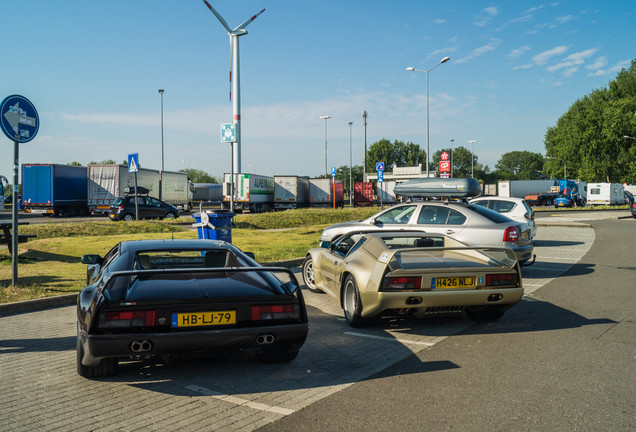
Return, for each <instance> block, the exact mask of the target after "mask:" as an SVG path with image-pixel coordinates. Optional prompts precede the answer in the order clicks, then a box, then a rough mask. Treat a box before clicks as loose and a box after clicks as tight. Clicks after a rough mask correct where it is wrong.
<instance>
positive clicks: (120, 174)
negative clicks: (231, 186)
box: [22, 164, 192, 216]
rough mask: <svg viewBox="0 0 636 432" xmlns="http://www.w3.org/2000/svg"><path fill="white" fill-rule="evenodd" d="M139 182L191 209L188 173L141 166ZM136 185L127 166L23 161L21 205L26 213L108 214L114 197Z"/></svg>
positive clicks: (171, 201)
mask: <svg viewBox="0 0 636 432" xmlns="http://www.w3.org/2000/svg"><path fill="white" fill-rule="evenodd" d="M160 183H161V194H159V184H160ZM137 185H138V186H141V187H144V188H146V189H148V191H149V195H151V196H154V197H159V196H161V199H162V200H163V201H165V202H167V203H169V204H172V205H174V206H176V207H178V208H180V209H183V210H190V209H191V208H192V188H191V183H190V180H189V179H188V175H187V174H186V173H178V172H169V171H163V172H161V171H157V170H151V169H146V168H140V169H139V172H138V173H137ZM133 186H135V174H133V173H129V172H128V167H127V166H125V165H89V166H88V167H84V166H74V165H61V164H23V165H22V208H23V209H24V211H25V212H27V213H40V214H50V215H56V216H62V215H63V216H81V215H88V214H93V213H108V211H109V209H110V205H111V204H112V203H113V202H114V201H115V199H116V198H117V197H121V196H123V195H124V190H125V189H126V188H128V187H133Z"/></svg>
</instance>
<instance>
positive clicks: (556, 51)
mask: <svg viewBox="0 0 636 432" xmlns="http://www.w3.org/2000/svg"><path fill="white" fill-rule="evenodd" d="M567 50H568V47H566V46H564V45H561V46H558V47H554V48H552V49H550V50H547V51H543V52H542V53H539V54H537V55H535V56H534V57H532V60H533V61H534V62H535V63H536V64H539V65H542V64H546V63H547V61H548V59H549V58H550V57H554V56H555V55H560V54H563V53H564V52H566V51H567Z"/></svg>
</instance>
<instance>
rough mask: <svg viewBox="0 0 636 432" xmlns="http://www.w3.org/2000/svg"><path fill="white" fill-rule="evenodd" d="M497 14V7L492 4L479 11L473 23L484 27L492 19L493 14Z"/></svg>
mask: <svg viewBox="0 0 636 432" xmlns="http://www.w3.org/2000/svg"><path fill="white" fill-rule="evenodd" d="M498 14H499V9H497V8H496V7H494V6H491V7H487V8H485V9H484V10H482V11H481V13H480V14H479V15H477V16H476V17H475V18H474V19H473V24H474V25H476V26H477V27H485V26H487V25H488V24H490V22H491V21H492V20H493V18H494V17H495V16H497V15H498Z"/></svg>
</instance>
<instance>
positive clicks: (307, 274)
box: [303, 256, 322, 293]
mask: <svg viewBox="0 0 636 432" xmlns="http://www.w3.org/2000/svg"><path fill="white" fill-rule="evenodd" d="M303 281H304V282H305V286H306V287H307V289H308V290H309V291H311V292H315V293H321V292H322V290H321V289H320V288H318V287H316V279H315V278H314V262H313V261H312V259H311V256H308V257H307V258H305V262H304V263H303Z"/></svg>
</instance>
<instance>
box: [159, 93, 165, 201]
mask: <svg viewBox="0 0 636 432" xmlns="http://www.w3.org/2000/svg"><path fill="white" fill-rule="evenodd" d="M163 91H164V90H163V89H159V95H160V97H161V175H160V176H159V199H161V198H162V195H163V194H162V193H161V189H163V187H162V186H163V185H162V177H163V170H164V169H165V168H164V159H163Z"/></svg>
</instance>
